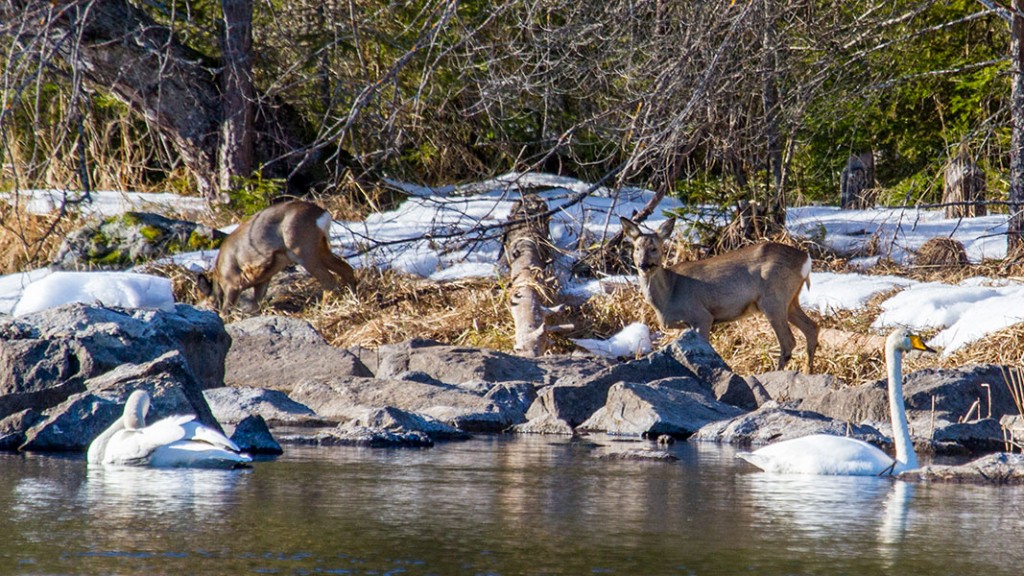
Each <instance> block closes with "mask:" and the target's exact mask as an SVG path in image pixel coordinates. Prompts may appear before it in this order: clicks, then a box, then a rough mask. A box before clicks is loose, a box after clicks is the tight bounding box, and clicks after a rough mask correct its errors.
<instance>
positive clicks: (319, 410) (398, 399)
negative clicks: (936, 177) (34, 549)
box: [0, 304, 1024, 483]
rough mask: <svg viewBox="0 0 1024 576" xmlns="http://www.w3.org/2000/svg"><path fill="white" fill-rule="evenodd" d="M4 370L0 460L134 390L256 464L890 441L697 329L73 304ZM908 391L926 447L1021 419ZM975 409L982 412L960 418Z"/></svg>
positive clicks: (68, 444) (995, 381) (1001, 395)
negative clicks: (492, 439)
mask: <svg viewBox="0 0 1024 576" xmlns="http://www.w3.org/2000/svg"><path fill="white" fill-rule="evenodd" d="M0 363H2V365H3V369H2V370H0V449H2V450H8V451H14V450H17V451H32V452H55V451H84V450H85V448H86V447H87V446H88V444H89V442H90V441H91V439H92V438H94V437H95V436H96V434H98V433H99V432H100V431H101V430H103V429H105V428H106V427H107V426H109V425H110V424H111V423H112V422H113V421H114V420H115V419H116V418H118V417H119V416H120V415H121V410H122V407H123V405H124V401H125V399H126V398H127V396H128V394H129V393H130V392H131V391H132V390H134V389H136V388H140V387H141V388H145V389H146V390H148V391H149V393H150V394H151V395H152V397H153V406H152V411H151V418H159V417H163V416H167V415H171V414H181V413H194V414H196V415H197V417H198V418H199V420H201V421H202V422H204V423H205V424H207V425H211V426H214V427H218V428H219V427H220V426H221V425H223V426H225V427H227V428H229V429H231V430H233V431H234V433H233V439H234V440H235V441H236V442H237V443H238V444H240V445H241V446H242V447H243V448H244V449H246V450H248V451H250V452H253V453H260V454H275V453H281V450H282V448H281V444H284V445H288V444H290V443H294V444H307V445H309V444H311V445H321V446H333V445H365V446H410V447H424V446H431V445H433V444H434V443H435V442H444V441H457V440H459V439H464V438H468V437H470V435H472V434H479V433H518V434H592V435H596V434H611V435H616V436H622V437H636V438H646V439H649V440H651V441H652V442H651V446H652V447H653V446H654V442H653V441H654V440H655V439H657V438H673V439H679V440H686V439H689V440H691V441H697V440H699V441H714V442H728V443H733V444H738V445H757V444H764V443H768V442H771V441H775V440H781V439H786V438H793V437H798V436H803V435H806V434H812V433H817V432H828V433H833V434H843V435H851V436H854V437H858V438H861V439H864V440H866V441H868V442H871V443H873V444H876V445H879V446H881V447H883V448H886V447H887V446H888V443H889V440H888V434H889V425H888V424H887V420H888V416H887V414H888V412H887V400H886V394H885V383H884V382H883V381H879V382H874V383H870V384H865V385H860V386H850V385H848V384H846V383H843V382H840V381H837V380H836V379H834V378H832V377H830V376H828V375H805V374H800V373H797V372H790V371H785V372H771V373H767V374H760V375H755V376H747V377H741V376H739V375H737V374H734V373H733V372H732V371H731V370H730V369H729V367H728V366H727V365H726V364H725V362H724V361H722V359H721V358H720V357H719V356H718V354H717V353H715V351H714V350H713V349H712V348H711V347H710V346H709V345H708V344H707V343H706V342H704V341H702V340H701V339H699V338H698V337H697V336H696V334H695V333H693V332H686V333H684V334H683V335H682V336H681V337H680V338H679V339H678V340H677V341H675V342H673V343H672V344H670V345H669V346H666V347H665V348H663V349H661V350H658V351H655V352H653V353H651V354H649V355H647V356H644V357H642V358H638V359H634V360H628V361H622V362H616V361H612V360H608V359H605V358H601V357H596V356H590V355H583V354H573V355H556V356H545V357H541V358H522V357H518V356H513V355H510V354H505V353H502V352H497V351H493V350H483V349H475V348H467V347H457V346H448V345H442V344H438V343H436V342H430V341H424V340H412V341H407V342H403V343H400V344H394V345H387V346H381V347H380V349H378V350H372V351H371V350H364V349H355V350H342V349H338V348H334V347H332V346H330V345H329V344H328V343H327V342H325V341H324V340H323V338H321V337H320V335H319V334H317V332H316V331H315V330H314V329H313V328H312V327H311V326H310V325H309V324H308V323H306V322H305V321H302V320H297V319H294V318H287V317H279V316H257V317H252V318H248V319H245V320H241V321H238V322H234V323H232V324H228V325H224V324H223V322H222V320H221V318H220V317H219V316H217V315H216V314H215V313H213V312H210V311H205V310H200V309H197V308H195V307H192V306H190V305H186V304H178V305H177V306H176V307H175V309H174V311H173V312H168V311H151V310H118V309H109V308H102V307H94V306H88V305H83V304H72V305H67V306H63V307H60V308H55V309H51V310H46V311H42V312H38V313H35V314H29V315H26V316H22V317H18V318H2V319H0ZM904 394H905V401H906V405H907V411H908V417H909V420H910V426H911V431H912V435H913V437H914V439H915V444H916V447H917V449H918V451H920V452H934V453H941V454H961V455H983V454H987V453H992V452H999V451H1001V450H1002V449H1003V447H1004V438H1003V430H1002V427H1001V425H1000V422H999V421H1000V418H1002V417H1004V416H1006V417H1012V416H1015V415H1017V408H1016V406H1015V404H1014V402H1013V399H1012V397H1011V395H1010V394H1009V391H1008V389H1007V387H1006V386H1005V384H1004V382H1003V376H1002V367H1000V366H995V365H974V366H965V367H962V368H958V369H954V370H921V371H918V372H914V373H912V374H908V375H907V376H906V384H905V393H904ZM978 400H980V401H981V403H982V405H984V406H985V409H984V410H983V411H979V412H980V414H979V415H978V417H977V418H975V419H972V420H969V421H966V422H964V421H962V420H963V419H964V417H965V416H966V415H967V414H968V411H969V410H970V408H971V406H972V405H974V404H975V403H976V402H977V401H978ZM981 416H984V417H981ZM646 456H649V455H646ZM1003 456H1004V458H1003V460H1000V461H999V462H998V466H1001V468H999V470H1001V472H999V473H991V470H992V469H993V466H994V465H993V464H981V465H978V466H975V467H974V468H973V469H974V470H982V471H984V470H988V471H989V473H986V472H977V473H973V474H960V473H953V472H950V471H949V470H940V471H939V472H936V473H933V471H932V470H925V469H922V471H920V473H919V474H917V475H916V476H915V478H914V479H921V478H925V479H930V480H944V479H949V478H956V480H948V481H965V480H964V478H974V479H975V480H976V481H990V482H991V481H992V480H986V478H999V479H1000V480H999V481H1000V482H1003V483H1006V482H1019V481H1024V473H1021V472H1020V470H1019V469H1018V468H1019V467H1021V466H1022V463H1021V462H1020V459H1018V458H1015V457H1009V458H1006V457H1005V456H1006V455H1003ZM989 458H990V459H991V458H993V456H989ZM929 468H931V467H929Z"/></svg>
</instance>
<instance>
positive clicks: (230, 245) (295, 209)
mask: <svg viewBox="0 0 1024 576" xmlns="http://www.w3.org/2000/svg"><path fill="white" fill-rule="evenodd" d="M326 214H327V212H326V211H325V210H324V209H323V208H321V207H319V206H317V205H316V204H311V203H309V202H304V201H302V200H293V201H291V202H284V203H282V204H276V205H274V206H271V207H270V208H267V209H265V210H262V211H260V212H258V213H256V215H255V216H253V217H252V218H251V219H249V220H248V221H247V222H245V223H243V224H242V225H241V226H239V227H238V228H237V229H236V230H235V231H234V232H232V233H231V234H230V235H229V236H228V237H227V238H226V239H225V240H224V242H223V243H222V244H221V246H220V253H219V254H218V255H217V260H216V262H214V264H213V268H212V269H211V270H210V271H209V272H208V273H207V274H205V275H202V276H200V278H199V291H200V292H202V293H203V294H204V295H206V296H208V297H210V299H211V300H213V305H214V306H216V307H217V309H218V310H220V311H221V312H225V311H227V310H230V309H231V308H232V307H233V306H234V305H235V303H236V302H237V301H238V297H239V295H241V293H242V291H244V290H246V289H248V288H253V301H254V305H256V306H258V305H259V303H260V301H261V300H263V298H264V296H266V294H267V287H268V286H269V285H270V279H271V278H273V277H274V275H275V274H277V273H278V272H280V271H281V270H283V269H284V268H286V267H287V266H289V265H291V264H293V263H294V264H301V265H302V267H303V268H305V269H306V270H307V271H308V272H309V273H310V274H312V275H313V276H314V277H315V278H316V279H317V280H319V281H320V284H321V285H323V287H324V288H326V289H328V290H337V289H339V288H340V287H341V285H345V286H348V287H351V288H354V287H355V285H356V278H355V273H354V272H353V270H352V267H351V266H349V264H348V262H345V261H344V260H342V259H341V258H338V257H337V256H335V255H334V253H333V252H331V247H330V244H329V243H328V241H327V234H326V232H325V231H324V230H323V229H322V228H320V226H319V225H318V223H317V221H318V219H320V218H322V217H324V216H325V215H326ZM328 218H329V216H328ZM335 275H337V277H336V276H335ZM338 278H340V279H341V282H340V283H339V282H338Z"/></svg>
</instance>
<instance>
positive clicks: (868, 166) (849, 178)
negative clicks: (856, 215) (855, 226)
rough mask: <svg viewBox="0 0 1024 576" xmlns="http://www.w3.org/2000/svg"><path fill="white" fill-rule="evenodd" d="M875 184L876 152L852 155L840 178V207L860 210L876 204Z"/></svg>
mask: <svg viewBox="0 0 1024 576" xmlns="http://www.w3.org/2000/svg"><path fill="white" fill-rule="evenodd" d="M874 184H875V158H874V154H872V153H871V152H864V153H863V154H854V155H851V156H850V158H849V159H848V160H847V161H846V167H845V168H843V174H842V176H841V177H840V179H839V196H840V200H839V205H840V207H841V208H842V209H843V210H860V209H862V208H870V207H871V206H874V204H875V194H874Z"/></svg>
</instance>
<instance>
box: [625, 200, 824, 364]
mask: <svg viewBox="0 0 1024 576" xmlns="http://www.w3.org/2000/svg"><path fill="white" fill-rule="evenodd" d="M674 226H675V219H674V218H673V219H670V220H668V221H666V222H665V223H664V224H662V225H661V227H660V228H658V231H657V233H656V234H644V233H642V232H641V231H640V228H639V227H637V225H636V224H634V223H633V222H632V221H630V220H628V219H626V218H623V219H622V230H623V232H624V234H625V236H626V237H627V238H629V239H630V240H631V241H632V242H633V263H634V264H635V265H636V267H637V269H638V271H639V279H640V288H641V290H642V292H643V294H644V298H645V299H646V300H647V303H648V304H650V305H651V307H653V308H654V311H655V314H656V315H657V317H658V321H659V322H661V324H662V326H664V327H666V328H679V327H681V326H683V325H686V326H689V327H691V328H693V329H695V330H697V333H698V334H700V335H701V336H703V337H704V338H705V339H707V338H708V336H709V334H710V332H711V326H712V325H713V324H715V323H716V322H732V321H733V320H737V319H739V318H742V317H743V316H746V315H747V314H750V313H751V312H753V311H754V310H760V311H761V313H763V314H764V315H765V316H766V317H767V318H768V321H769V323H770V324H771V326H772V329H773V330H774V331H775V336H776V337H777V338H778V340H779V346H780V348H781V352H780V354H779V365H778V366H779V370H781V369H783V368H784V367H785V366H786V363H788V362H789V359H790V357H792V354H793V348H794V347H795V346H796V340H795V339H794V338H793V331H792V330H790V328H789V324H793V325H794V326H796V327H797V328H799V329H800V331H801V332H803V334H804V336H805V337H806V339H807V371H808V372H811V371H813V369H814V351H815V350H816V349H817V346H818V325H817V324H816V323H815V322H814V321H813V320H811V319H810V318H809V317H808V316H807V314H806V313H805V312H804V311H803V309H802V308H800V290H801V288H802V287H803V285H804V284H805V283H808V282H809V281H808V277H807V276H806V275H805V265H806V264H808V263H809V261H810V256H808V255H807V253H806V252H804V251H802V250H800V249H797V248H793V247H792V246H786V245H785V244H779V243H776V242H767V243H763V244H756V245H752V246H747V247H745V248H740V249H738V250H733V251H732V252H727V253H725V254H720V255H718V256H715V257H713V258H708V259H706V260H699V261H696V262H681V263H679V264H676V265H674V266H672V267H670V268H666V267H665V266H664V265H663V263H662V261H663V259H664V244H665V242H666V241H667V240H668V239H669V238H670V237H671V235H672V229H673V228H674ZM809 271H810V269H809V268H806V272H809Z"/></svg>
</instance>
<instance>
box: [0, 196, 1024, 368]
mask: <svg viewBox="0 0 1024 576" xmlns="http://www.w3.org/2000/svg"><path fill="white" fill-rule="evenodd" d="M352 185H353V186H356V185H357V184H356V183H352ZM361 193H364V194H365V195H366V196H367V198H368V201H371V202H373V203H376V204H379V205H384V204H387V203H389V202H391V198H390V196H389V193H388V192H387V191H386V190H380V189H375V190H366V191H363V192H361ZM330 209H331V211H332V213H334V214H335V216H336V217H338V216H339V215H344V214H347V213H348V212H349V211H351V210H355V208H354V207H353V206H346V205H331V206H330ZM0 216H2V217H3V221H2V226H0V250H2V252H0V253H2V254H3V259H2V260H0V263H2V266H3V268H2V271H3V273H10V272H15V271H18V270H24V269H26V268H32V267H37V266H40V265H44V264H45V263H47V262H48V261H49V260H50V259H51V258H52V257H53V256H54V254H55V252H56V249H57V246H58V245H59V243H60V239H61V238H62V237H63V236H64V235H65V234H66V233H67V232H68V231H69V230H71V229H73V228H74V227H75V226H76V225H77V224H78V223H77V222H76V221H75V220H73V219H70V218H66V219H64V220H62V221H59V222H55V221H54V220H53V219H52V217H49V216H28V215H23V214H11V213H10V211H9V210H8V212H4V213H0ZM51 229H52V230H51ZM48 231H49V234H47V232H48ZM805 248H806V246H805ZM700 256H703V255H702V254H698V253H697V251H696V250H694V249H692V248H685V247H681V246H677V247H675V252H674V253H673V255H672V258H673V259H674V260H675V259H694V258H697V257H700ZM815 270H819V271H820V270H827V271H834V272H843V271H849V270H850V268H849V266H848V263H847V262H846V261H845V260H843V259H841V258H821V259H816V260H815ZM149 271H150V272H153V273H156V274H161V275H164V276H167V277H169V278H171V279H172V282H173V286H174V292H175V297H176V298H177V299H178V300H179V301H182V302H191V303H198V302H199V294H198V293H197V291H196V288H195V278H194V276H193V275H192V274H191V273H188V272H185V271H184V270H182V269H181V268H179V267H176V266H160V267H151V268H150V269H149ZM868 273H869V274H893V275H899V276H906V277H910V278H913V279H915V280H919V281H942V282H947V283H956V282H959V281H960V280H962V279H964V278H967V277H971V276H991V277H1003V278H1006V277H1015V278H1021V279H1024V263H1015V264H1006V263H1004V262H986V263H983V264H980V265H970V266H953V267H950V266H898V265H896V264H894V263H891V262H882V263H880V264H879V265H878V266H876V267H874V268H872V269H871V270H870V271H869V272H868ZM357 274H358V278H359V288H358V290H357V291H356V292H355V293H352V292H343V293H323V292H322V291H321V289H320V286H319V284H318V283H317V282H316V281H315V280H313V279H312V278H311V277H310V276H309V275H307V274H306V273H305V272H303V271H299V272H293V273H289V274H281V275H278V277H277V278H275V281H274V283H273V285H272V287H271V289H270V298H269V301H268V302H266V303H264V309H263V311H264V313H274V314H282V315H289V316H294V317H299V318H303V319H305V320H307V321H309V322H310V324H312V325H313V326H314V327H316V329H317V330H318V331H319V332H320V333H321V334H323V336H324V337H325V338H326V339H327V340H328V341H329V342H331V343H332V344H334V345H336V346H341V347H349V346H363V347H366V348H376V347H379V346H380V345H382V344H389V343H395V342H401V341H404V340H409V339H412V338H429V339H433V340H436V341H439V342H443V343H449V344H455V345H463V346H475V347H485V348H491V349H496V350H503V351H511V350H512V346H513V343H514V334H515V327H514V325H513V323H512V319H511V316H510V314H509V308H508V297H509V295H508V291H507V286H506V285H505V284H503V281H501V280H497V281H495V280H490V279H479V280H462V281H456V282H445V283H435V282H431V281H427V280H422V279H414V278H410V277H407V276H403V275H400V274H396V273H394V272H387V271H386V272H378V271H367V270H360V271H358V272H357ZM812 289H813V287H812ZM891 295H892V292H890V293H888V294H881V295H878V296H876V297H875V298H873V299H872V300H871V301H870V302H869V303H868V305H867V306H866V307H865V309H864V310H860V311H857V312H848V311H846V312H840V313H837V314H832V315H829V316H827V317H819V316H817V315H815V314H813V313H812V314H811V315H812V317H814V318H815V320H817V321H818V322H819V324H820V325H821V327H822V329H823V331H824V330H831V331H835V332H837V333H840V334H852V335H864V334H869V333H870V332H871V331H870V325H871V322H872V321H874V319H875V318H876V317H877V316H878V314H879V312H880V308H879V303H880V302H882V301H884V299H886V298H888V297H889V296H891ZM249 315H251V312H248V311H246V310H245V309H244V308H243V309H240V310H236V311H234V312H232V313H231V314H230V315H229V317H228V318H227V320H228V321H230V320H233V319H239V318H244V317H247V316H249ZM632 322H644V323H646V324H647V325H649V326H652V327H657V326H658V323H657V319H656V318H655V316H654V312H653V310H652V309H651V308H650V306H648V305H647V304H646V303H645V302H644V300H643V297H642V296H641V294H640V293H639V291H638V290H637V289H636V288H634V287H628V286H612V287H609V288H608V292H607V293H606V294H603V295H601V296H597V297H594V298H591V299H589V300H588V301H586V302H585V303H583V304H580V305H576V306H568V307H567V309H566V311H565V312H563V313H562V314H561V315H560V316H557V317H554V318H552V319H551V321H550V323H552V324H564V323H572V324H574V325H575V329H574V330H573V331H571V332H569V333H567V334H564V335H560V336H556V337H554V338H553V347H552V350H551V351H552V352H556V353H558V352H569V351H572V350H573V349H574V346H573V344H572V342H570V341H569V338H595V337H597V338H604V337H608V336H610V335H612V334H614V333H616V332H618V331H619V330H620V329H622V328H623V327H624V326H626V325H628V324H630V323H632ZM795 333H796V337H797V349H796V350H795V351H794V357H793V360H792V361H791V363H790V365H789V368H791V369H796V368H801V369H802V368H804V367H805V365H806V350H805V345H804V341H803V337H802V335H801V334H800V333H799V331H796V332H795ZM679 334H680V331H678V330H669V331H660V332H657V333H655V334H654V336H655V338H656V342H655V344H656V345H664V344H666V343H668V342H670V341H671V340H672V339H674V338H676V337H678V336H679ZM711 340H712V345H713V346H714V347H715V349H716V350H717V351H718V352H719V354H721V355H722V357H723V358H724V359H725V361H726V362H727V363H728V364H729V365H730V366H731V367H732V368H733V370H735V371H736V372H737V373H740V374H756V373H760V372H765V371H770V370H774V369H775V365H776V362H777V357H778V352H779V346H778V342H777V341H776V338H775V334H774V333H773V332H772V330H771V328H770V327H769V325H768V322H767V321H766V320H765V319H764V317H763V316H760V315H754V316H750V317H747V318H744V319H742V320H740V321H737V322H734V323H731V324H724V325H719V326H716V327H715V329H714V331H713V333H712V338H711ZM1022 361H1024V325H1019V326H1015V327H1011V328H1007V329H1005V330H1002V331H1000V332H998V333H996V334H993V335H991V336H990V337H988V338H986V339H985V340H983V341H980V342H976V343H974V344H972V345H970V346H967V347H965V348H964V349H962V350H960V351H958V352H956V353H955V354H953V355H951V356H950V357H948V358H945V359H940V358H937V357H935V356H932V355H924V356H911V357H910V358H908V359H907V361H906V363H907V366H908V369H919V368H923V367H954V366H962V365H965V364H972V363H989V362H991V363H1000V364H1006V365H1018V364H1020V363H1021V362H1022ZM816 368H817V371H818V372H824V373H828V374H832V375H834V376H836V377H837V378H839V379H840V380H841V381H844V382H847V383H850V384H856V383H860V382H865V381H874V380H878V379H881V378H883V377H884V376H885V373H884V370H885V361H884V359H883V357H882V350H881V347H880V346H856V345H836V344H831V343H830V344H827V345H826V344H823V345H822V346H821V347H820V348H819V351H818V354H817V358H816Z"/></svg>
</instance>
